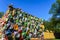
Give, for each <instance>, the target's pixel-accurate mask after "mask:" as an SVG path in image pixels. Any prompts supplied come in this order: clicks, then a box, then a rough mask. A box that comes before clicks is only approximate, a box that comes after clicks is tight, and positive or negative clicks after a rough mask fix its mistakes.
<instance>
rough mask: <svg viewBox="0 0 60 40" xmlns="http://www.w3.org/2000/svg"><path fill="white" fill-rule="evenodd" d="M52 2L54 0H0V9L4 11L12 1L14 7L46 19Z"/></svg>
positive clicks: (48, 16)
mask: <svg viewBox="0 0 60 40" xmlns="http://www.w3.org/2000/svg"><path fill="white" fill-rule="evenodd" d="M54 2H55V0H0V11H2V12H6V10H7V9H8V5H9V4H11V3H12V4H13V6H14V7H15V8H21V9H22V10H23V11H25V12H27V13H29V14H32V15H34V16H36V17H38V18H43V19H45V20H48V19H49V18H50V17H51V15H50V14H48V13H49V10H50V8H51V5H52V4H53V3H54Z"/></svg>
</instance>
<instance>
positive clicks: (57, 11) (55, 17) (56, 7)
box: [49, 0, 60, 32]
mask: <svg viewBox="0 0 60 40" xmlns="http://www.w3.org/2000/svg"><path fill="white" fill-rule="evenodd" d="M49 14H52V18H51V20H50V22H51V25H52V26H53V29H54V31H56V32H60V31H59V30H60V26H59V25H60V0H56V2H55V3H53V4H52V7H51V9H50V11H49ZM57 29H58V30H57Z"/></svg>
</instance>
